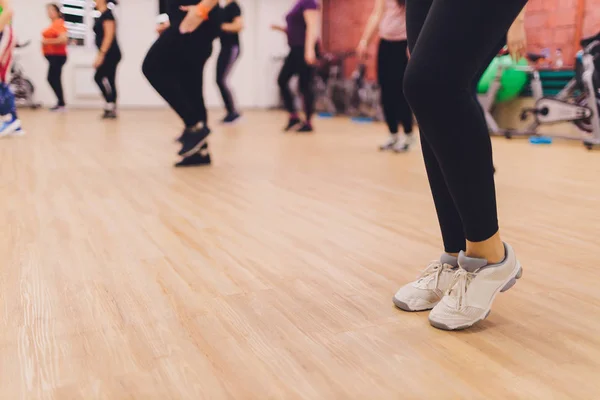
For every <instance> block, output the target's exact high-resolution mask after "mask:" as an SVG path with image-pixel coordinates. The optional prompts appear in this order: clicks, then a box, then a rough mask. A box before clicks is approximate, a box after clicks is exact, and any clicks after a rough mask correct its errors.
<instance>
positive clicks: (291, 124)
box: [283, 118, 302, 132]
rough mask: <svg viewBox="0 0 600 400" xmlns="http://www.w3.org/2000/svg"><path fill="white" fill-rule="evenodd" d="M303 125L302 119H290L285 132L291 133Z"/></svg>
mask: <svg viewBox="0 0 600 400" xmlns="http://www.w3.org/2000/svg"><path fill="white" fill-rule="evenodd" d="M301 123H302V121H301V120H300V118H290V120H289V122H288V124H287V126H286V127H285V128H284V129H283V131H284V132H289V131H290V130H292V129H293V128H294V127H296V126H297V125H300V124H301Z"/></svg>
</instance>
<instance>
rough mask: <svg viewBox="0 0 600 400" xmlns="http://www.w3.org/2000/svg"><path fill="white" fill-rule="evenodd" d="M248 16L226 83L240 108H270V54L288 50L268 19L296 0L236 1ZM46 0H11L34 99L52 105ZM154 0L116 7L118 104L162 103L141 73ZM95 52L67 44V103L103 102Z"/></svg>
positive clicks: (210, 78)
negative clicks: (44, 35)
mask: <svg viewBox="0 0 600 400" xmlns="http://www.w3.org/2000/svg"><path fill="white" fill-rule="evenodd" d="M239 1H240V5H241V7H242V9H243V13H244V17H245V19H246V29H245V31H244V32H243V33H242V35H241V41H242V54H241V57H240V60H239V61H238V63H237V65H236V67H235V69H234V70H233V72H232V73H231V76H230V82H231V85H232V87H233V89H234V93H235V96H236V99H237V101H238V104H239V106H240V107H242V108H249V107H270V106H273V105H275V104H277V102H278V90H277V83H276V79H277V73H278V71H279V68H280V63H278V62H275V61H274V60H273V58H274V57H277V56H282V55H285V54H286V51H287V46H286V42H285V37H284V35H282V34H280V33H277V32H271V31H270V30H269V26H270V25H271V24H272V23H283V17H284V15H285V13H286V12H287V11H288V10H289V9H290V8H291V6H292V5H293V3H294V2H295V0H239ZM46 3H47V0H17V1H14V2H13V4H14V7H15V21H14V26H15V30H16V33H17V36H18V39H19V41H26V40H32V44H31V45H30V46H29V47H28V48H26V49H23V50H20V51H21V53H20V56H19V57H20V62H21V63H22V64H23V66H24V69H25V71H26V74H27V75H28V76H29V77H30V79H31V80H32V81H33V82H34V84H35V87H36V93H37V99H38V101H41V102H42V103H44V104H53V102H55V98H54V95H53V93H52V91H51V89H50V87H49V86H48V84H47V83H46V73H47V63H46V60H45V59H44V58H43V56H42V54H41V50H40V38H41V35H40V32H41V31H42V30H43V29H44V28H45V27H46V26H47V25H48V24H49V22H48V19H47V17H46V9H45V4H46ZM157 13H158V0H156V1H155V0H121V1H120V5H119V6H118V7H117V11H116V16H117V19H118V34H119V44H120V46H121V49H122V52H123V61H122V62H121V64H120V66H119V71H118V85H119V96H120V100H119V102H120V104H121V106H122V107H128V106H129V107H155V106H162V105H164V103H163V101H162V99H161V98H160V97H159V96H158V95H156V93H155V92H154V90H153V89H152V87H151V86H150V85H149V84H148V82H147V81H146V80H145V78H144V76H143V75H142V73H141V65H142V61H143V59H144V56H145V54H146V51H147V50H148V48H149V47H150V46H151V44H152V42H153V41H154V39H155V38H156V35H155V33H154V29H155V21H156V15H157ZM218 52H219V42H218V40H217V41H215V46H214V51H213V56H212V57H211V60H209V62H208V64H207V67H206V70H205V76H204V77H205V98H206V102H207V105H208V106H209V107H222V100H221V98H220V94H219V91H218V88H217V86H216V83H215V75H216V73H215V69H216V59H217V56H218ZM94 56H95V51H94V50H93V49H90V48H69V61H68V63H67V65H66V66H65V69H64V71H63V85H64V89H65V97H66V100H67V103H68V104H69V105H70V106H72V107H92V106H93V107H97V106H99V105H101V104H102V99H101V97H100V94H99V92H97V91H96V89H95V86H94V83H93V81H92V75H93V70H92V69H91V64H92V62H93V60H94Z"/></svg>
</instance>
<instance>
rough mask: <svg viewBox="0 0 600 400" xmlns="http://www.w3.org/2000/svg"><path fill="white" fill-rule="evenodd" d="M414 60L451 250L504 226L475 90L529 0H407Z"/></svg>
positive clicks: (413, 93) (407, 82)
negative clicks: (486, 66) (497, 205)
mask: <svg viewBox="0 0 600 400" xmlns="http://www.w3.org/2000/svg"><path fill="white" fill-rule="evenodd" d="M406 3H407V6H406V7H407V8H406V25H407V31H408V43H409V48H410V50H411V59H410V61H409V63H408V67H407V70H406V74H405V76H404V93H405V95H406V97H407V99H408V102H409V104H410V106H411V108H412V110H413V111H414V113H415V115H416V116H417V120H418V122H419V127H420V132H421V146H422V148H423V157H424V160H425V166H426V169H427V175H428V178H429V184H430V186H431V191H432V194H433V199H434V202H435V206H436V210H437V214H438V219H439V223H440V227H441V231H442V236H443V239H444V247H445V250H446V251H447V252H450V253H455V252H458V251H460V250H464V249H465V246H466V243H465V239H466V240H469V241H472V242H480V241H483V240H487V239H489V238H490V237H492V236H493V235H494V234H495V233H496V232H497V231H498V215H497V210H496V192H495V184H494V167H493V163H492V146H491V141H490V136H489V133H488V130H487V126H486V121H485V118H484V115H483V113H482V111H481V107H480V105H479V103H478V102H477V99H476V98H475V95H474V90H473V87H474V85H475V84H476V83H475V82H474V80H477V79H478V78H479V76H478V75H480V73H481V70H482V69H483V68H484V66H485V65H486V63H487V62H488V61H489V60H490V58H491V56H492V55H493V52H494V51H495V50H496V48H497V43H498V42H499V41H500V40H501V38H502V37H503V35H505V34H506V32H507V30H508V28H509V27H510V25H511V24H512V22H513V21H514V20H515V18H516V17H517V15H518V14H519V12H520V11H521V9H522V8H523V7H524V6H525V3H526V0H502V1H496V0H407V2H406Z"/></svg>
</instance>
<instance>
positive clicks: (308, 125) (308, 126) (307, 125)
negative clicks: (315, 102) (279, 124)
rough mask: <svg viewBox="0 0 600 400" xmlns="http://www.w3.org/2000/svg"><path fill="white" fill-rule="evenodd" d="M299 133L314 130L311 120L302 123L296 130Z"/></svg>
mask: <svg viewBox="0 0 600 400" xmlns="http://www.w3.org/2000/svg"><path fill="white" fill-rule="evenodd" d="M296 132H298V133H311V132H314V129H313V127H312V124H311V123H310V122H305V123H303V124H302V126H301V127H300V128H298V129H297V130H296Z"/></svg>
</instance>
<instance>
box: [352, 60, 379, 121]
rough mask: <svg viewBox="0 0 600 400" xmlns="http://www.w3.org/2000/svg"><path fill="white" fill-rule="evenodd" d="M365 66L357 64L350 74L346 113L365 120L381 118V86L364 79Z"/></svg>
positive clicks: (365, 73)
mask: <svg viewBox="0 0 600 400" xmlns="http://www.w3.org/2000/svg"><path fill="white" fill-rule="evenodd" d="M366 75H367V66H366V65H365V64H364V63H360V64H358V66H357V67H356V70H355V71H354V72H353V74H352V81H351V83H350V87H349V89H348V100H349V107H348V115H350V116H352V117H354V118H359V119H366V120H374V121H381V120H383V111H382V108H381V88H380V87H379V85H378V84H377V83H375V82H368V81H367V79H366Z"/></svg>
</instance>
